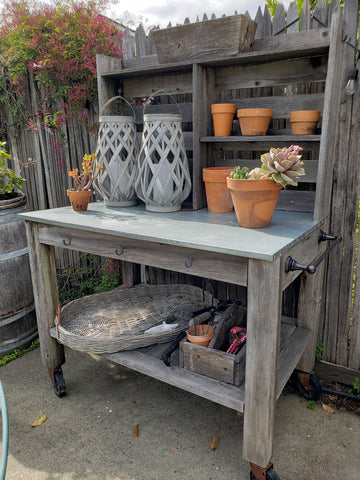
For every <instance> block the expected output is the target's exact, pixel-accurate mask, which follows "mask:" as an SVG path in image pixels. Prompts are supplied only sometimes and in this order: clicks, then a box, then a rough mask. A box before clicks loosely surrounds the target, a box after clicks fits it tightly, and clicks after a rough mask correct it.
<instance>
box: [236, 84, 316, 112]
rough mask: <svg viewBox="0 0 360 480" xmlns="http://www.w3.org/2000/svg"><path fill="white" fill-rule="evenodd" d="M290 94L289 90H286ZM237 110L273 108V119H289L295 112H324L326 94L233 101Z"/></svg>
mask: <svg viewBox="0 0 360 480" xmlns="http://www.w3.org/2000/svg"><path fill="white" fill-rule="evenodd" d="M286 93H288V90H286ZM231 103H235V104H236V108H237V109H238V108H272V109H273V115H272V118H289V112H291V111H293V110H319V111H320V112H322V109H323V104H324V94H323V93H314V94H308V95H288V94H286V95H282V96H272V97H253V98H240V99H236V100H231Z"/></svg>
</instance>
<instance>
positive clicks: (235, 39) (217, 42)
mask: <svg viewBox="0 0 360 480" xmlns="http://www.w3.org/2000/svg"><path fill="white" fill-rule="evenodd" d="M256 27H257V24H256V22H254V21H253V20H251V19H250V18H249V17H247V16H246V15H231V16H229V17H222V18H217V19H214V20H206V21H204V22H196V23H187V24H185V25H178V26H177V27H170V28H164V29H161V30H152V32H151V34H152V38H153V40H154V44H155V48H156V53H157V56H158V60H159V63H173V62H177V61H183V60H184V61H189V60H197V59H201V58H208V57H216V56H219V55H221V56H226V55H237V54H238V53H240V52H246V51H248V50H250V47H251V46H252V43H253V41H254V37H255V32H256Z"/></svg>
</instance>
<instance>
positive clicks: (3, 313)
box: [0, 197, 37, 358]
mask: <svg viewBox="0 0 360 480" xmlns="http://www.w3.org/2000/svg"><path fill="white" fill-rule="evenodd" d="M25 210H26V200H25V197H21V198H18V199H16V201H14V202H10V201H9V200H6V201H0V358H1V357H3V356H4V355H6V354H8V353H11V352H13V351H14V350H15V349H16V348H20V347H25V346H27V345H28V344H30V342H31V341H32V340H33V339H34V338H35V337H36V336H37V326H36V315H35V308H34V296H33V289H32V283H31V274H30V266H29V254H28V248H27V243H26V235H25V223H24V221H23V220H20V219H19V218H18V216H17V214H18V213H21V212H24V211H25Z"/></svg>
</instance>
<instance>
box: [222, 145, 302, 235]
mask: <svg viewBox="0 0 360 480" xmlns="http://www.w3.org/2000/svg"><path fill="white" fill-rule="evenodd" d="M301 150H302V148H301V147H299V146H298V145H291V147H288V148H271V149H270V152H267V153H264V154H263V155H261V161H262V165H261V167H260V168H254V169H253V170H251V171H249V169H248V168H247V167H243V168H241V167H235V168H234V170H233V171H232V172H231V173H230V177H228V178H227V186H228V188H229V189H230V192H231V197H232V199H233V203H234V209H235V213H236V218H237V220H238V223H239V225H240V227H246V228H265V227H268V226H269V224H270V222H271V218H272V215H273V213H274V210H275V206H276V202H277V200H278V197H279V193H280V190H281V189H282V188H285V187H286V186H287V185H293V186H297V184H298V178H299V177H300V176H303V175H305V170H304V168H303V165H304V163H303V162H302V161H301V155H299V153H300V152H301Z"/></svg>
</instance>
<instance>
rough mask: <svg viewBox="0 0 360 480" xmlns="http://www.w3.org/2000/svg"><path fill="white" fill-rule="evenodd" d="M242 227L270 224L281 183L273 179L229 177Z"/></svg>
mask: <svg viewBox="0 0 360 480" xmlns="http://www.w3.org/2000/svg"><path fill="white" fill-rule="evenodd" d="M226 180H227V186H228V188H229V189H230V192H231V196H232V199H233V203H234V209H235V213H236V218H237V221H238V224H239V226H240V227H245V228H265V227H268V226H269V225H270V222H271V218H272V216H273V213H274V210H275V207H276V202H277V200H278V197H279V193H280V190H281V185H280V184H279V183H276V182H274V181H273V180H268V179H265V180H258V179H255V180H240V179H236V178H230V177H228V178H227V179H226Z"/></svg>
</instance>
